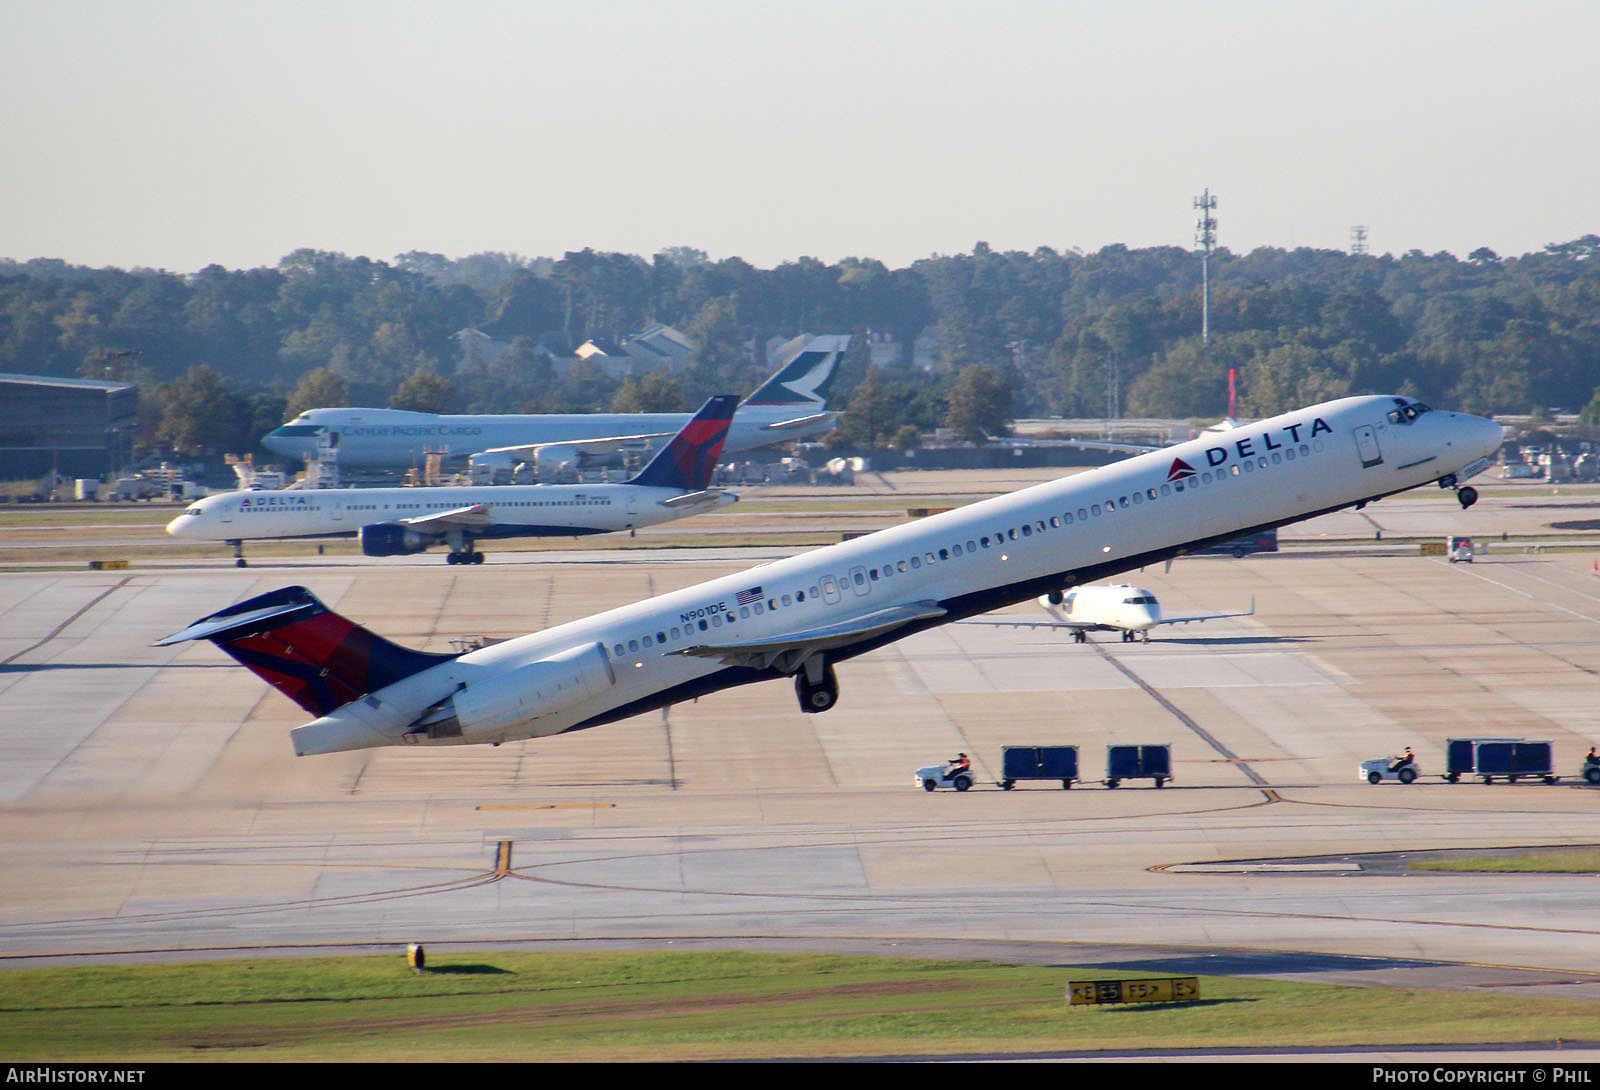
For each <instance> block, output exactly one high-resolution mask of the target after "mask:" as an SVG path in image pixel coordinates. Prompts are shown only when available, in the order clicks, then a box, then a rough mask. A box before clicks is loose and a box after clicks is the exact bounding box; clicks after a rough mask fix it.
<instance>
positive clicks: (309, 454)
mask: <svg viewBox="0 0 1600 1090" xmlns="http://www.w3.org/2000/svg"><path fill="white" fill-rule="evenodd" d="M321 431H322V429H321V428H319V427H317V426H316V425H315V424H285V425H283V426H282V427H280V428H274V429H273V430H272V431H270V432H268V433H267V434H266V435H264V436H262V437H261V445H262V446H264V447H266V448H267V449H268V450H270V451H272V452H273V453H274V454H282V455H284V456H285V457H288V458H299V459H301V460H303V461H309V460H310V459H311V458H313V457H315V456H316V453H317V436H318V434H319V433H320V432H321Z"/></svg>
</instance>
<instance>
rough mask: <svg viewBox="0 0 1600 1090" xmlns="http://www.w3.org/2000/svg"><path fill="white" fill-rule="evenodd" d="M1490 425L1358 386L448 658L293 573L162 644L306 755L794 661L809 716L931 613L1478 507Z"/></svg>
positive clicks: (550, 725)
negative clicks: (1359, 521) (1415, 509)
mask: <svg viewBox="0 0 1600 1090" xmlns="http://www.w3.org/2000/svg"><path fill="white" fill-rule="evenodd" d="M1500 441H1501V431H1500V427H1499V426H1498V425H1497V424H1495V423H1494V421H1492V420H1486V419H1483V418H1482V417H1477V416H1468V415H1464V414H1461V413H1452V412H1438V411H1431V410H1429V409H1428V408H1427V407H1426V406H1425V405H1422V404H1419V403H1418V402H1416V401H1413V400H1411V399H1409V398H1403V397H1379V396H1367V397H1349V398H1343V399H1341V400H1338V401H1330V402H1327V403H1325V404H1321V405H1314V406H1312V407H1310V408H1306V409H1300V410H1298V411H1296V412H1290V413H1285V414H1283V415H1282V416H1276V417H1272V418H1271V419H1267V420H1260V421H1257V422H1255V423H1252V424H1248V425H1245V426H1243V427H1240V428H1237V429H1235V430H1233V431H1230V432H1226V433H1224V434H1222V435H1216V436H1201V437H1199V438H1196V439H1193V440H1191V441H1189V442H1187V443H1181V444H1179V445H1177V446H1174V447H1169V448H1167V449H1165V450H1160V451H1152V452H1150V453H1147V454H1142V455H1139V456H1137V457H1134V458H1129V459H1127V460H1126V461H1121V462H1117V463H1116V464H1114V465H1109V466H1105V467H1102V468H1099V469H1094V470H1090V471H1089V472H1086V473H1077V474H1074V475H1072V476H1070V477H1066V478H1063V479H1062V480H1058V481H1053V482H1050V483H1046V484H1041V485H1035V486H1033V487H1031V488H1027V489H1023V490H1022V491H1020V492H1015V493H1012V494H1010V495H1005V496H998V497H995V498H994V499H989V500H984V501H982V502H980V503H974V504H972V505H970V506H967V507H962V508H958V509H956V510H954V511H948V512H945V513H944V514H940V515H935V516H933V517H930V518H926V519H922V520H919V521H917V522H912V523H907V524H905V525H902V526H895V527H891V528H889V529H887V530H881V531H879V532H877V533H875V534H869V535H867V536H865V537H860V538H856V539H854V540H852V541H846V542H842V543H840V544H838V545H830V546H827V547H826V548H822V549H816V550H813V551H811V552H806V553H801V554H799V555H798V556H792V557H789V558H787V559H785V560H779V561H776V562H774V563H768V564H763V565H761V566H759V567H756V568H753V569H751V570H749V571H746V572H743V573H739V574H734V575H728V576H723V577H721V578H718V579H713V580H711V581H710V582H706V583H701V584H699V585H697V586H692V587H686V588H684V589H682V590H675V591H672V592H670V593H668V594H663V595H659V596H657V597H655V598H649V599H646V600H645V601H642V602H632V603H629V604H626V605H619V606H617V607H615V608H613V609H609V610H606V611H604V612H601V613H596V614H594V615H593V616H589V617H584V618H582V619H580V620H575V621H569V622H567V623H565V624H560V625H556V626H554V627H552V628H547V629H545V630H543V631H541V632H534V633H532V634H530V635H526V636H522V637H519V638H517V639H513V640H508V641H506V642H504V643H499V644H495V645H492V646H488V647H483V648H481V649H479V650H474V651H468V652H466V653H464V654H460V655H452V654H425V653H422V652H417V651H411V650H408V649H406V648H403V647H400V646H398V645H396V644H393V643H390V642H389V641H387V640H384V639H382V638H380V637H378V636H375V635H373V634H372V633H371V632H368V631H367V630H366V629H364V628H360V627H358V626H357V625H355V624H352V623H351V622H350V621H348V620H346V619H344V618H343V617H340V616H339V615H338V614H336V613H334V612H332V611H330V610H329V609H328V608H327V607H326V606H324V605H323V604H322V603H321V602H320V601H319V600H318V599H317V598H316V596H315V595H313V594H312V593H311V592H310V591H308V590H306V589H305V588H304V587H286V588H284V589H281V590H277V591H273V592H270V593H267V594H264V595H260V596H258V597H255V598H251V599H250V600H248V601H245V602H240V603H238V604H236V605H232V606H229V607H227V608H225V609H223V610H221V611H219V612H216V613H212V614H210V615H208V616H206V617H202V618H201V619H200V620H198V621H195V622H194V623H193V624H191V625H190V626H189V627H188V628H185V629H184V630H183V631H182V632H178V633H175V634H174V635H172V636H169V637H167V638H166V639H164V640H162V641H160V643H161V644H172V643H177V642H180V641H183V640H199V639H208V640H211V641H212V642H213V643H215V644H217V645H218V646H220V647H221V648H222V649H223V650H225V651H226V652H227V653H228V654H230V655H232V656H233V657H234V658H235V659H237V660H238V661H240V662H242V663H243V664H245V665H246V666H248V667H249V668H250V669H251V670H253V671H255V672H256V673H257V674H258V675H260V676H261V677H263V678H265V679H266V680H267V681H268V682H269V683H271V684H272V685H274V686H275V687H277V688H278V689H279V690H280V691H281V692H283V693H284V694H285V695H287V696H289V697H290V698H291V699H292V700H294V701H296V702H297V703H298V704H299V705H300V706H301V707H302V708H304V709H305V710H306V712H307V713H308V714H310V715H312V716H315V717H316V718H315V720H314V721H313V722H311V723H308V724H306V725H305V726H302V727H298V728H296V729H295V730H294V731H292V732H291V738H292V740H293V743H294V748H295V752H296V753H298V754H302V755H304V754H312V753H329V752H333V751H336V750H350V749H362V748H366V747H370V746H388V745H462V744H467V743H473V742H488V743H494V744H498V743H501V742H507V741H512V740H515V739H521V738H530V737H538V736H543V735H551V734H560V733H562V732H564V731H573V730H581V729H583V728H586V727H595V726H599V725H601V724H603V723H610V722H613V721H615V720H618V719H623V718H627V717H629V716H634V715H639V714H641V713H643V712H648V711H651V710H654V709H659V708H662V707H665V706H667V705H670V704H675V703H679V702H681V701H686V700H693V699H695V698H697V697H701V696H705V695H706V694H708V693H714V692H717V691H718V690H721V689H726V688H730V687H732V686H735V685H743V684H746V683H749V682H754V681H765V680H769V679H773V678H782V677H786V676H792V677H793V678H794V685H795V692H796V695H797V696H798V697H799V701H800V708H801V710H802V711H806V712H820V711H826V710H827V709H828V708H831V707H833V705H834V703H835V702H836V701H837V700H838V697H839V682H838V678H837V676H836V673H835V667H836V666H837V664H839V663H841V662H843V661H845V660H847V659H850V658H852V657H854V656H856V655H860V654H863V653H865V652H868V651H871V650H873V649H874V648H876V647H880V646H882V645H884V644H887V643H891V642H893V641H895V640H899V639H903V638H904V637H906V636H909V635H911V634H913V633H916V632H919V631H922V630H923V629H927V628H931V627H933V626H936V625H941V624H945V623H947V622H950V621H956V620H960V619H962V618H964V617H971V616H975V615H977V614H980V613H985V612H988V611H989V610H992V609H996V608H998V607H1000V606H1006V605H1013V604H1016V603H1018V602H1025V601H1027V600H1028V599H1029V598H1033V597H1036V596H1038V595H1040V594H1047V593H1049V592H1050V591H1053V590H1060V589H1062V588H1064V587H1069V586H1076V585H1078V584H1081V583H1086V582H1092V581H1095V580H1098V579H1104V578H1106V577H1108V576H1111V575H1115V574H1117V573H1119V572H1124V571H1129V570H1131V569H1134V568H1138V567H1139V566H1141V565H1144V564H1150V563H1156V562H1160V561H1162V560H1166V559H1168V558H1170V557H1173V556H1178V555H1180V554H1182V553H1185V552H1187V551H1189V550H1192V549H1195V548H1198V547H1200V546H1203V545H1207V544H1210V543H1213V542H1218V541H1226V540H1228V539H1230V538H1234V537H1238V536H1239V535H1240V534H1243V533H1246V532H1250V531H1255V530H1262V529H1265V528H1267V527H1272V526H1281V525H1284V524H1285V523H1290V522H1295V521H1298V520H1300V519H1306V518H1311V517H1313V516H1315V515H1320V514H1323V513H1326V512H1329V511H1336V510H1339V509H1340V508H1344V507H1349V506H1351V505H1361V504H1366V503H1368V502H1371V501H1372V500H1376V499H1379V498H1381V497H1383V496H1388V495H1391V494H1393V493H1396V492H1402V491H1405V490H1406V489H1410V488H1416V487H1418V486H1420V485H1425V484H1428V483H1430V482H1438V484H1439V485H1440V487H1445V488H1455V489H1456V490H1457V495H1458V498H1459V499H1460V501H1461V504H1462V506H1463V507H1466V506H1470V505H1471V504H1472V503H1473V502H1474V501H1475V500H1476V499H1477V494H1476V492H1475V491H1474V490H1473V489H1472V488H1471V487H1470V486H1466V485H1464V484H1463V482H1464V481H1465V480H1466V479H1467V478H1469V477H1471V476H1472V475H1473V474H1475V473H1477V472H1479V471H1481V470H1482V469H1483V468H1484V467H1486V466H1487V465H1488V464H1489V462H1488V459H1489V456H1490V455H1491V454H1493V453H1494V451H1495V450H1496V449H1497V448H1498V447H1499V446H1500Z"/></svg>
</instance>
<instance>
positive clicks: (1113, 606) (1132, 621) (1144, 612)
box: [963, 583, 1256, 643]
mask: <svg viewBox="0 0 1600 1090" xmlns="http://www.w3.org/2000/svg"><path fill="white" fill-rule="evenodd" d="M1039 605H1040V606H1042V607H1043V608H1044V611H1045V612H1046V613H1048V614H1050V618H1051V619H1050V620H1048V621H1044V620H1040V621H1029V620H1023V619H1021V618H1010V617H1005V618H1001V617H995V618H989V617H975V618H972V619H970V620H967V621H965V622H963V623H965V624H986V625H994V626H996V627H999V628H1061V629H1066V630H1068V631H1070V632H1071V633H1072V638H1073V639H1074V640H1075V641H1077V642H1078V643H1083V642H1084V641H1085V640H1087V639H1088V634H1089V633H1090V632H1120V633H1121V634H1122V642H1123V643H1132V642H1134V641H1135V640H1137V639H1141V638H1142V639H1143V640H1144V642H1145V643H1149V642H1150V630H1151V629H1152V628H1155V627H1156V626H1158V625H1164V624H1191V623H1195V622H1199V621H1216V620H1221V619H1222V618H1224V617H1249V616H1250V615H1252V614H1253V613H1255V611H1256V600H1255V599H1254V598H1251V599H1250V608H1249V609H1238V610H1233V611H1232V612H1229V613H1163V612H1162V609H1161V603H1160V602H1158V601H1156V596H1155V595H1154V594H1152V593H1150V592H1149V591H1148V590H1146V589H1145V588H1144V587H1135V586H1130V585H1129V584H1127V583H1117V584H1115V585H1114V586H1088V587H1073V588H1071V589H1070V590H1064V591H1063V590H1053V591H1051V592H1050V593H1049V594H1041V595H1040V596H1039Z"/></svg>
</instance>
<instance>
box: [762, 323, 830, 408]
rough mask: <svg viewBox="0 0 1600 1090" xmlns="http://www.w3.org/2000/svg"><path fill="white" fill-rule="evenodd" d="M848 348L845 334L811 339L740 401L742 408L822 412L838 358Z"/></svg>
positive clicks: (826, 401)
mask: <svg viewBox="0 0 1600 1090" xmlns="http://www.w3.org/2000/svg"><path fill="white" fill-rule="evenodd" d="M849 347H850V335H849V334H848V333H829V334H825V335H823V336H820V337H812V338H811V340H809V341H807V342H806V345H805V347H804V348H802V349H801V350H800V352H799V354H798V355H796V356H795V357H794V359H792V360H790V361H789V362H788V363H786V364H784V365H783V368H782V369H781V370H780V371H779V372H778V373H777V374H775V375H773V376H772V377H771V378H769V379H767V381H765V382H763V383H762V384H761V385H760V386H758V387H756V392H755V393H753V394H751V395H750V396H749V397H747V398H745V399H744V403H745V404H746V405H779V406H788V407H790V408H802V409H803V408H810V409H822V408H826V407H827V404H828V386H829V384H831V383H832V381H833V376H834V373H835V372H836V371H838V369H839V357H840V356H842V355H844V350H845V349H846V348H849Z"/></svg>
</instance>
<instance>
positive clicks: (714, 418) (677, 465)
mask: <svg viewBox="0 0 1600 1090" xmlns="http://www.w3.org/2000/svg"><path fill="white" fill-rule="evenodd" d="M738 407H739V399H738V398H736V397H734V396H732V395H731V394H719V395H717V396H716V397H713V398H710V399H709V400H707V401H706V403H705V404H704V405H702V406H700V411H699V412H697V413H695V414H694V419H692V420H690V421H689V422H688V423H687V424H685V425H684V426H683V430H682V431H680V432H679V433H678V434H677V435H674V436H673V437H672V440H671V442H669V443H668V444H667V445H666V446H664V447H662V448H661V450H660V452H659V453H658V454H657V455H656V456H655V457H654V458H652V459H650V464H649V465H647V466H645V467H644V469H642V470H640V472H639V475H638V476H637V477H635V478H634V479H633V480H631V481H629V482H628V483H629V484H637V485H646V486H648V487H651V488H676V489H678V490H680V491H683V492H700V491H702V490H704V489H706V488H708V487H710V485H711V474H712V473H713V472H714V471H715V470H716V468H717V459H718V458H719V457H721V455H722V444H723V443H725V442H727V439H728V425H729V424H730V423H732V422H733V411H734V410H735V409H737V408H738Z"/></svg>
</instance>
